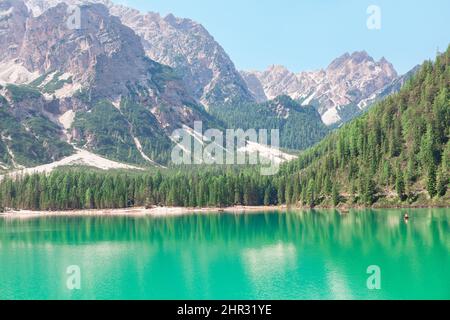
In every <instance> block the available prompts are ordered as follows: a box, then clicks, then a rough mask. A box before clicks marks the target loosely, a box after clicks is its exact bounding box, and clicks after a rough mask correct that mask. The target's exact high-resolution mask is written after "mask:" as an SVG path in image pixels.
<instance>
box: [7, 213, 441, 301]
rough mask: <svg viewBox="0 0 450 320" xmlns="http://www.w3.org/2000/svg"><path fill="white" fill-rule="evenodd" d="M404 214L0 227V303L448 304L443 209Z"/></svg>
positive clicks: (34, 222)
mask: <svg viewBox="0 0 450 320" xmlns="http://www.w3.org/2000/svg"><path fill="white" fill-rule="evenodd" d="M405 212H406V211H405V210H403V211H402V210H377V211H371V210H365V211H351V212H350V213H349V214H346V215H340V214H339V213H338V212H336V211H305V212H296V211H292V212H271V213H251V214H241V215H233V214H230V215H228V214H211V215H190V216H181V217H163V218H156V217H153V218H152V217H43V218H30V219H11V218H0V298H1V299H417V298H423V299H450V210H448V209H420V210H408V211H407V212H408V213H409V215H410V216H411V219H410V221H409V222H408V223H405V222H404V221H403V219H402V216H403V214H404V213H405ZM73 265H76V266H78V267H79V271H80V274H79V278H77V279H79V280H80V286H81V288H80V290H69V289H68V287H67V280H68V277H69V276H70V277H71V276H72V275H73V274H70V275H68V274H67V268H68V267H69V266H73ZM371 265H376V266H378V267H379V268H380V277H379V280H380V283H381V289H380V290H369V289H368V287H367V284H366V282H367V279H368V277H369V276H370V274H367V268H368V266H371Z"/></svg>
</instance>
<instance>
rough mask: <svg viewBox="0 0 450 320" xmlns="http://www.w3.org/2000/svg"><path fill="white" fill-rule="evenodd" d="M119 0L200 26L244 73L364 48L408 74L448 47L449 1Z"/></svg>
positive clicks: (308, 64) (318, 61)
mask: <svg viewBox="0 0 450 320" xmlns="http://www.w3.org/2000/svg"><path fill="white" fill-rule="evenodd" d="M113 1H114V2H115V3H121V4H125V5H127V6H130V7H134V8H136V9H139V10H141V11H155V12H159V13H161V14H162V15H166V14H168V13H173V14H174V15H176V16H179V17H184V18H190V19H193V20H195V21H198V22H200V23H202V24H203V25H204V26H205V27H206V28H207V29H208V31H209V32H210V33H211V34H212V35H213V36H214V37H215V39H216V40H217V41H218V42H219V43H220V44H221V45H222V46H223V47H224V49H225V50H226V51H227V53H228V54H229V55H230V56H231V58H232V60H233V61H234V63H235V64H236V67H237V68H238V69H244V70H248V69H256V70H263V69H266V68H267V67H268V66H269V65H272V64H282V65H285V66H287V67H288V68H289V69H291V70H292V71H296V72H298V71H303V70H312V69H318V68H322V67H326V66H327V65H328V64H329V63H330V62H331V60H332V59H334V58H336V57H338V56H340V55H341V54H343V53H344V52H352V51H356V50H366V51H367V52H368V53H369V54H370V55H372V56H373V57H374V58H375V59H379V58H381V57H382V56H384V57H386V59H388V60H389V61H391V62H392V63H393V64H394V66H395V68H396V69H397V71H398V72H399V73H404V72H407V71H408V70H410V69H411V68H412V67H414V66H415V65H416V64H419V63H421V62H422V61H423V60H425V59H430V58H434V56H435V55H436V51H437V48H438V47H439V49H440V50H441V51H444V50H445V49H446V48H447V46H448V44H450V1H449V0H308V1H306V0H113ZM370 5H377V6H379V8H380V9H381V29H380V30H369V29H368V28H367V25H366V21H367V18H368V17H369V15H368V14H367V12H366V11H367V8H368V6H370Z"/></svg>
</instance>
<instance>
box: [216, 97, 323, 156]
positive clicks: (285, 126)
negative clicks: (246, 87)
mask: <svg viewBox="0 0 450 320" xmlns="http://www.w3.org/2000/svg"><path fill="white" fill-rule="evenodd" d="M211 114H212V115H214V116H215V117H216V118H217V119H219V120H221V121H222V122H223V123H224V124H225V126H226V127H228V128H242V129H244V130H248V129H256V130H259V129H279V130H280V147H282V148H287V149H292V150H304V149H306V148H308V147H310V146H312V145H314V144H315V143H317V142H319V141H320V140H322V139H323V138H324V137H325V136H326V135H327V134H328V133H329V131H330V130H329V128H327V126H325V124H324V123H323V122H322V120H321V118H320V114H319V113H318V112H317V110H316V109H315V108H314V107H312V106H302V105H300V104H299V103H298V102H296V101H294V100H292V99H291V98H290V97H289V96H279V97H276V98H275V99H273V100H270V101H267V102H263V103H259V104H257V103H253V104H246V105H235V106H230V107H228V108H221V107H213V108H211Z"/></svg>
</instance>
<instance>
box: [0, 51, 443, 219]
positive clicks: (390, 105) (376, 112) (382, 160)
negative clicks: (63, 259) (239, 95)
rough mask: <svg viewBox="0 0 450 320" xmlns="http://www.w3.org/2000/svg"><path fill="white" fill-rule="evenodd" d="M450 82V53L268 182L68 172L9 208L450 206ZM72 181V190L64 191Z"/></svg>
mask: <svg viewBox="0 0 450 320" xmlns="http://www.w3.org/2000/svg"><path fill="white" fill-rule="evenodd" d="M449 83H450V47H449V49H448V50H447V52H446V53H444V54H442V55H440V56H438V57H437V59H436V62H435V63H432V62H429V61H428V62H425V64H424V65H423V66H422V67H421V68H420V70H419V71H418V72H417V73H416V74H415V75H414V76H413V78H412V79H411V80H410V81H408V82H407V83H406V84H405V85H404V86H403V88H402V89H401V90H400V92H399V93H397V94H394V95H392V96H390V97H388V98H386V99H384V100H382V101H380V102H377V103H376V105H375V106H374V107H373V108H371V109H370V110H369V111H368V112H366V113H365V114H364V115H362V116H360V117H358V118H357V119H354V120H353V121H351V122H350V123H348V124H346V125H344V126H343V127H341V128H339V129H337V130H335V131H334V132H333V133H332V134H330V135H329V136H327V137H326V138H325V139H324V140H323V141H322V142H320V143H319V144H317V145H316V146H314V147H313V148H311V149H309V150H307V151H305V152H303V153H301V154H300V155H299V157H298V158H297V159H296V160H293V161H291V162H288V163H286V164H284V165H283V166H281V168H280V171H279V172H278V174H276V175H272V176H261V174H260V171H259V170H258V168H255V167H252V166H250V167H245V168H242V167H241V168H230V167H225V168H224V167H217V166H213V167H209V166H206V167H195V168H192V166H191V167H190V168H187V167H178V168H174V169H173V170H169V171H166V172H164V175H162V174H161V173H160V172H156V173H155V172H147V173H142V172H139V173H130V172H115V173H104V172H94V173H92V172H86V170H64V171H59V172H53V173H52V174H50V175H33V176H31V177H22V178H20V177H19V178H18V179H8V178H7V179H6V180H3V181H0V207H2V206H3V207H6V208H18V209H31V210H67V209H83V208H87V209H93V208H118V207H129V206H144V205H145V206H153V205H166V206H184V207H191V208H192V207H199V208H204V207H207V206H210V207H227V206H233V205H247V206H256V205H266V206H268V205H281V204H288V205H303V206H308V207H314V206H323V207H336V206H338V207H342V209H343V210H346V207H350V206H352V207H355V206H356V207H370V206H375V207H376V206H379V207H398V206H401V207H408V206H411V207H422V206H443V207H448V204H449V202H450V194H449V192H448V182H449V176H448V174H449V172H450V170H449V169H450V142H449V140H450V127H449V123H450V91H449V86H448V84H449ZM280 99H281V100H283V101H280ZM280 104H284V105H285V106H284V107H281V108H278V109H279V110H280V111H282V112H283V113H280V116H283V115H285V113H284V111H286V110H287V109H288V106H289V105H291V108H295V105H294V104H295V102H293V101H292V100H290V98H288V97H281V98H277V99H276V100H274V101H271V102H269V105H268V107H269V108H270V107H275V110H276V109H277V107H276V106H277V105H280ZM61 181H62V182H61ZM64 181H71V182H72V183H66V188H61V187H60V185H61V184H62V183H64ZM99 186H102V187H101V190H100V188H99ZM130 187H131V190H132V191H133V192H131V193H130ZM15 190H22V191H21V192H15ZM55 190H57V192H55ZM104 190H106V192H104ZM58 191H59V193H58ZM56 195H59V196H56ZM86 195H87V196H86ZM111 195H114V196H113V197H111ZM398 219H401V217H398ZM395 221H396V220H394V222H395Z"/></svg>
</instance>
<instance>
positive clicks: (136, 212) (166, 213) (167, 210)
mask: <svg viewBox="0 0 450 320" xmlns="http://www.w3.org/2000/svg"><path fill="white" fill-rule="evenodd" d="M287 209H288V207H287V206H234V207H227V208H217V207H211V208H185V207H155V208H149V209H146V208H144V207H136V208H125V209H92V210H89V209H84V210H65V211H62V210H61V211H32V210H10V211H5V212H3V213H0V218H2V217H3V218H34V217H62V216H69V217H83V216H86V217H87V216H99V217H102V216H104V217H108V216H109V217H114V216H119V217H120V216H130V217H140V216H141V217H170V216H183V215H189V214H213V213H216V214H220V213H228V214H231V213H234V214H239V213H251V212H259V211H277V210H287Z"/></svg>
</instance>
